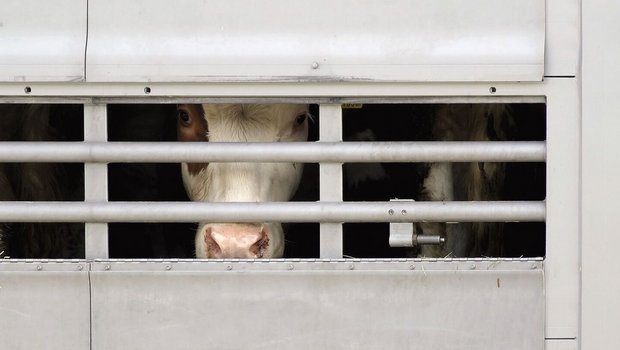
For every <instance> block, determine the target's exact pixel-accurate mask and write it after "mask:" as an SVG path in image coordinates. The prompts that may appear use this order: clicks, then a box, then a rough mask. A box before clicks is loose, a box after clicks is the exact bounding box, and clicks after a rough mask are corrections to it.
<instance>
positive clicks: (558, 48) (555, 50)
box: [545, 0, 581, 77]
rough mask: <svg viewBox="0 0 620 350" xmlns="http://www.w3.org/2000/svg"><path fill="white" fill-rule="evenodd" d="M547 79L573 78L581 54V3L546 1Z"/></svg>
mask: <svg viewBox="0 0 620 350" xmlns="http://www.w3.org/2000/svg"><path fill="white" fill-rule="evenodd" d="M546 7H547V28H546V29H547V30H546V40H545V76H556V77H557V76H562V77H574V76H576V75H577V72H578V71H579V62H580V57H579V54H580V52H581V50H580V49H581V22H580V17H581V1H580V0H547V1H546Z"/></svg>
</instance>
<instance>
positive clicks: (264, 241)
mask: <svg viewBox="0 0 620 350" xmlns="http://www.w3.org/2000/svg"><path fill="white" fill-rule="evenodd" d="M268 246H269V236H268V235H267V232H265V230H264V229H262V230H261V235H260V239H259V240H258V241H256V243H254V244H252V246H251V247H250V253H251V254H253V255H254V256H256V257H257V258H262V257H263V254H264V253H265V251H266V250H267V247H268Z"/></svg>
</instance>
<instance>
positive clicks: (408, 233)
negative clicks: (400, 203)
mask: <svg viewBox="0 0 620 350" xmlns="http://www.w3.org/2000/svg"><path fill="white" fill-rule="evenodd" d="M389 241H390V247H392V248H395V247H415V246H418V245H422V244H443V243H444V242H445V241H446V239H445V238H443V237H441V236H440V235H418V234H416V233H414V231H413V224H412V223H395V222H393V223H390V239H389Z"/></svg>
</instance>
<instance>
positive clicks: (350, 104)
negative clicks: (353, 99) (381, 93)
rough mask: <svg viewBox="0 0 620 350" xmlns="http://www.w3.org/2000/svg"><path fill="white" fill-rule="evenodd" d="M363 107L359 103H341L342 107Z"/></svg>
mask: <svg viewBox="0 0 620 350" xmlns="http://www.w3.org/2000/svg"><path fill="white" fill-rule="evenodd" d="M362 107H364V105H363V104H361V103H343V104H342V109H361V108H362Z"/></svg>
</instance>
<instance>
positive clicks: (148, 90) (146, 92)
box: [144, 86, 151, 95]
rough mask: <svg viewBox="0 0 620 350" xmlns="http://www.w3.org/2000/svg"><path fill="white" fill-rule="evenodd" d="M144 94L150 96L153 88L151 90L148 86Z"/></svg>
mask: <svg viewBox="0 0 620 350" xmlns="http://www.w3.org/2000/svg"><path fill="white" fill-rule="evenodd" d="M144 93H145V94H147V95H148V94H150V93H151V88H150V87H148V86H147V87H145V88H144Z"/></svg>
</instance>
